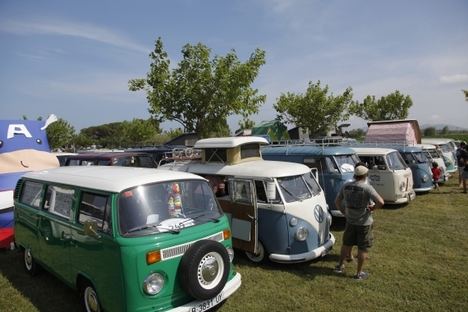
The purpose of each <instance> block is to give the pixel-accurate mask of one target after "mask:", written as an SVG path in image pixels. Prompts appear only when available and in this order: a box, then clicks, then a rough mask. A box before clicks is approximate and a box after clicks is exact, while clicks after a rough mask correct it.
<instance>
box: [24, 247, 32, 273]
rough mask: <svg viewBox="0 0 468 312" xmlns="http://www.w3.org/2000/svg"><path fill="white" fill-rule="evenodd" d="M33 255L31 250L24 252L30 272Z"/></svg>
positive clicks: (25, 261)
mask: <svg viewBox="0 0 468 312" xmlns="http://www.w3.org/2000/svg"><path fill="white" fill-rule="evenodd" d="M32 262H33V260H32V255H31V250H29V249H27V250H26V251H25V252H24V264H25V265H26V268H27V269H28V270H31V269H32Z"/></svg>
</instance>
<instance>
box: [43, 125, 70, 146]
mask: <svg viewBox="0 0 468 312" xmlns="http://www.w3.org/2000/svg"><path fill="white" fill-rule="evenodd" d="M46 132H47V140H48V141H49V145H50V147H51V149H57V148H61V149H68V148H70V147H71V146H72V145H73V140H74V138H75V128H74V127H73V126H72V125H70V123H68V122H67V121H66V120H64V119H62V118H59V119H58V120H57V121H55V122H53V123H51V124H50V125H49V126H48V127H47V128H46Z"/></svg>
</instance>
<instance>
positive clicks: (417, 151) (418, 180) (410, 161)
mask: <svg viewBox="0 0 468 312" xmlns="http://www.w3.org/2000/svg"><path fill="white" fill-rule="evenodd" d="M392 148H394V149H396V150H397V151H398V152H400V155H401V156H402V157H403V160H404V161H405V163H406V164H407V165H408V167H409V168H410V169H411V172H412V174H413V189H414V191H415V192H416V193H425V192H429V191H430V190H432V188H433V184H432V171H431V166H429V160H428V158H427V156H426V154H425V153H424V151H423V149H422V148H421V147H419V146H405V145H399V146H393V147H392Z"/></svg>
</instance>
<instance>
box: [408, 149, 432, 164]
mask: <svg viewBox="0 0 468 312" xmlns="http://www.w3.org/2000/svg"><path fill="white" fill-rule="evenodd" d="M401 156H402V157H403V159H404V160H405V162H406V163H407V164H423V163H426V162H428V159H427V156H426V154H424V153H423V152H405V153H402V154H401Z"/></svg>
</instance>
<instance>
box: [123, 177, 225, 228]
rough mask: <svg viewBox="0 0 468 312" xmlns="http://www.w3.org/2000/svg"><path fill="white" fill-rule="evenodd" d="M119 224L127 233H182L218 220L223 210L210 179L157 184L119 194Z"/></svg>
mask: <svg viewBox="0 0 468 312" xmlns="http://www.w3.org/2000/svg"><path fill="white" fill-rule="evenodd" d="M118 211H119V225H120V232H121V233H122V235H124V236H142V235H149V234H151V233H158V232H179V231H180V230H181V229H183V228H186V227H190V226H194V225H197V224H201V223H206V222H211V221H214V222H217V221H218V219H219V217H220V216H221V210H220V208H219V206H218V203H217V201H216V200H215V197H214V194H213V191H212V190H211V188H210V187H209V185H208V183H207V182H206V181H200V180H186V181H170V182H162V183H154V184H148V185H143V186H138V187H135V188H132V189H128V190H125V191H123V192H121V193H120V195H119V209H118Z"/></svg>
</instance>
